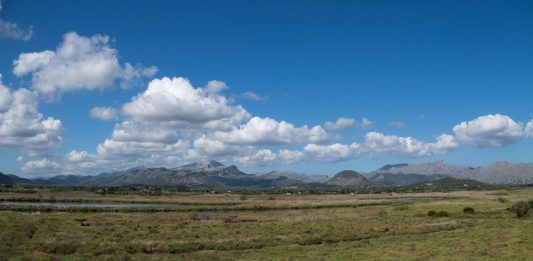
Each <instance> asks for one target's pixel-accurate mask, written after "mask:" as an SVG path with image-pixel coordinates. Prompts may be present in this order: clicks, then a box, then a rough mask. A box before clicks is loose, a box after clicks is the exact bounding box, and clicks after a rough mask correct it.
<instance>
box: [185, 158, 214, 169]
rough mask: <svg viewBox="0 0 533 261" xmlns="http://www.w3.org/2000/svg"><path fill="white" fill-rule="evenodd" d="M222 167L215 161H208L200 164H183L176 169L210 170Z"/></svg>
mask: <svg viewBox="0 0 533 261" xmlns="http://www.w3.org/2000/svg"><path fill="white" fill-rule="evenodd" d="M220 167H224V164H222V163H220V162H218V161H216V160H209V161H201V162H194V163H189V164H185V165H183V166H181V167H178V168H199V169H212V168H220Z"/></svg>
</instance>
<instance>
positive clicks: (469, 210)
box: [463, 207, 476, 214]
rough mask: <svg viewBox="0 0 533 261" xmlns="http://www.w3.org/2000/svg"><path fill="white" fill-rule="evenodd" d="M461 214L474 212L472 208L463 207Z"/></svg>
mask: <svg viewBox="0 0 533 261" xmlns="http://www.w3.org/2000/svg"><path fill="white" fill-rule="evenodd" d="M463 213H465V214H475V213H476V211H475V210H474V208H471V207H465V208H463Z"/></svg>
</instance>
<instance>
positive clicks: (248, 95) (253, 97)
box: [239, 91, 267, 101]
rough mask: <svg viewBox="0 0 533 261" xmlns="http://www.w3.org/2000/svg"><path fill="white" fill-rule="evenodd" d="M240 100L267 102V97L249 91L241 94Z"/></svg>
mask: <svg viewBox="0 0 533 261" xmlns="http://www.w3.org/2000/svg"><path fill="white" fill-rule="evenodd" d="M239 98H243V99H247V100H252V101H265V100H267V97H266V96H261V95H259V94H257V93H255V92H251V91H247V92H243V93H241V94H240V95H239Z"/></svg>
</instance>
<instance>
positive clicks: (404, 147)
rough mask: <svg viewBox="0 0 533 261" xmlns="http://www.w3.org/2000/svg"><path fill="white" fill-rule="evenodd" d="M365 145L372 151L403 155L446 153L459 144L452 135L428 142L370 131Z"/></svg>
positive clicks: (445, 135)
mask: <svg viewBox="0 0 533 261" xmlns="http://www.w3.org/2000/svg"><path fill="white" fill-rule="evenodd" d="M365 146H366V147H367V148H368V150H369V152H371V153H382V154H391V155H403V156H429V155H432V154H437V153H444V152H446V151H447V150H449V149H453V148H456V147H458V146H459V144H458V143H457V141H456V140H455V138H454V137H453V136H451V135H447V134H443V135H441V136H439V137H438V138H437V141H436V142H435V143H426V142H422V141H419V140H417V139H415V138H413V137H400V136H396V135H384V134H383V133H379V132H368V133H367V134H366V135H365Z"/></svg>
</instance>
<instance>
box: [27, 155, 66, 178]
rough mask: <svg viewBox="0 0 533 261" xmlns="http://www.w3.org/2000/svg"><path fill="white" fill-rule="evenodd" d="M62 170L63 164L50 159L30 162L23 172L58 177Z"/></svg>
mask: <svg viewBox="0 0 533 261" xmlns="http://www.w3.org/2000/svg"><path fill="white" fill-rule="evenodd" d="M60 170H61V164H59V163H57V162H55V161H51V160H48V159H41V160H30V161H28V162H26V163H24V165H23V166H22V171H24V172H26V173H32V174H40V175H47V176H52V175H57V174H59V171H60Z"/></svg>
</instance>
